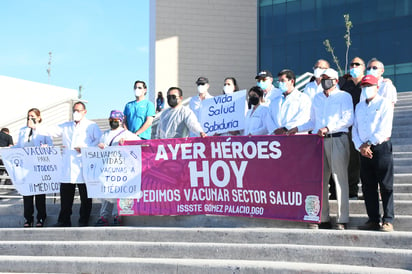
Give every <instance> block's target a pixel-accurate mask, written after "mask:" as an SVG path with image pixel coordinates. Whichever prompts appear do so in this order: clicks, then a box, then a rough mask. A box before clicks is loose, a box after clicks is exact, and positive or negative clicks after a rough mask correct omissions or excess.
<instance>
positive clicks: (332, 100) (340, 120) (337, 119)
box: [298, 88, 353, 134]
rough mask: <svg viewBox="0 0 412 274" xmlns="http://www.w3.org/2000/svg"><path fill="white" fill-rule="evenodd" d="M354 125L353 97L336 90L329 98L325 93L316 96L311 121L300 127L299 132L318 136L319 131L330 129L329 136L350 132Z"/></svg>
mask: <svg viewBox="0 0 412 274" xmlns="http://www.w3.org/2000/svg"><path fill="white" fill-rule="evenodd" d="M352 123H353V104H352V96H351V95H350V94H349V93H347V92H345V91H342V90H340V89H338V88H335V89H334V90H333V91H332V92H331V93H330V94H329V96H328V97H326V95H325V93H324V92H321V93H318V94H316V95H315V97H314V98H313V102H312V107H311V111H310V120H309V121H308V122H307V123H305V124H303V125H301V126H299V127H298V131H300V132H301V131H309V130H312V132H313V134H317V132H318V131H319V129H321V128H324V127H328V129H329V132H328V133H329V134H331V133H337V132H348V131H349V127H350V126H351V125H352Z"/></svg>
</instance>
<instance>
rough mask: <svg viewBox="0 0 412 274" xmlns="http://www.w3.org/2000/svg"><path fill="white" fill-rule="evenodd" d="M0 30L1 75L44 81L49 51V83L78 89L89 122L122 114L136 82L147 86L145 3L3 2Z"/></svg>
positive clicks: (91, 0) (90, 0)
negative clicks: (90, 119)
mask: <svg viewBox="0 0 412 274" xmlns="http://www.w3.org/2000/svg"><path fill="white" fill-rule="evenodd" d="M0 26H1V27H0V29H1V41H2V42H1V43H0V75H5V76H10V77H15V78H20V79H25V80H30V81H35V82H40V83H48V73H47V68H48V64H47V63H48V61H49V52H52V60H51V77H50V84H52V85H56V86H61V87H65V88H72V89H76V90H77V89H78V87H79V86H80V85H82V87H83V92H82V99H85V100H87V101H88V104H87V108H88V114H87V116H88V118H106V117H108V115H109V112H110V110H112V109H120V110H123V108H124V105H125V104H126V103H127V102H128V101H131V100H133V99H134V93H133V83H134V81H135V80H143V81H145V82H146V83H148V82H149V78H148V77H149V74H148V72H149V0H122V1H108V0H86V1H84V0H83V1H79V0H74V1H63V0H54V1H52V0H41V1H28V0H27V1H20V0H2V1H1V8H0ZM149 88H150V87H149ZM2 95H3V96H4V94H2ZM3 98H5V97H3ZM34 107H35V106H34Z"/></svg>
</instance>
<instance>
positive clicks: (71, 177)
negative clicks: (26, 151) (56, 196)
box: [37, 117, 102, 184]
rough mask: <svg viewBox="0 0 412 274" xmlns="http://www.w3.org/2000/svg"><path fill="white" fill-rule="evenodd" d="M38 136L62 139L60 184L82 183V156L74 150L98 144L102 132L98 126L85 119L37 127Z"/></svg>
mask: <svg viewBox="0 0 412 274" xmlns="http://www.w3.org/2000/svg"><path fill="white" fill-rule="evenodd" d="M37 130H38V131H39V133H40V134H43V135H48V136H52V137H60V136H61V137H62V141H63V153H62V158H63V166H64V167H65V168H64V169H63V174H62V183H74V184H82V183H84V179H83V171H82V155H81V153H78V152H77V151H76V150H75V148H82V147H95V146H97V145H98V144H99V141H100V137H101V135H102V132H101V131H100V128H99V126H98V125H97V124H96V123H95V122H93V121H90V120H88V119H86V118H85V117H84V118H83V119H82V120H81V121H80V122H78V123H77V124H76V123H75V122H73V121H71V122H66V123H63V124H60V125H57V126H51V127H38V128H37Z"/></svg>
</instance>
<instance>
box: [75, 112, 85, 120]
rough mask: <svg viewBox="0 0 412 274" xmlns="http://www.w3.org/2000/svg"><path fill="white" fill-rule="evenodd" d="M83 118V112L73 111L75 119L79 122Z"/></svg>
mask: <svg viewBox="0 0 412 274" xmlns="http://www.w3.org/2000/svg"><path fill="white" fill-rule="evenodd" d="M82 118H83V116H82V114H81V113H80V112H78V111H75V112H73V120H74V121H76V122H78V121H80V120H81V119H82Z"/></svg>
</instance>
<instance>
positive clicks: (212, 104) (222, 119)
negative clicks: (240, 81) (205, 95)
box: [200, 90, 246, 135]
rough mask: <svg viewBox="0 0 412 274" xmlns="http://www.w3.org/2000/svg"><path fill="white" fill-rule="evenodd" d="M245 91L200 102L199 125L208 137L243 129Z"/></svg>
mask: <svg viewBox="0 0 412 274" xmlns="http://www.w3.org/2000/svg"><path fill="white" fill-rule="evenodd" d="M245 109H246V90H240V91H237V92H235V93H232V94H224V95H219V96H216V97H213V98H210V99H206V100H204V101H202V105H201V109H200V124H201V126H202V128H203V130H204V131H205V133H207V134H208V135H213V134H214V133H225V132H229V131H235V130H242V129H244V122H245Z"/></svg>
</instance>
